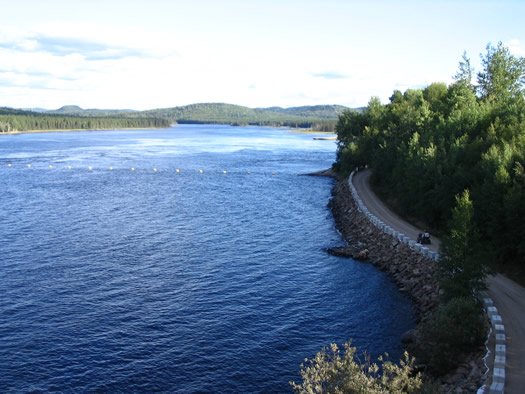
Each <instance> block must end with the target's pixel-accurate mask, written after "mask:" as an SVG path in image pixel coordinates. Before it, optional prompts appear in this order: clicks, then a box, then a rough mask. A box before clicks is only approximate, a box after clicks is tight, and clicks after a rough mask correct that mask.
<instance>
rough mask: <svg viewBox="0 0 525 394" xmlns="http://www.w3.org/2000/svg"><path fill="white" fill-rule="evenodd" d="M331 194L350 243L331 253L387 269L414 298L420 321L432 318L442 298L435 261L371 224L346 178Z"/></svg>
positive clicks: (336, 215)
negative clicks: (354, 196) (356, 201)
mask: <svg viewBox="0 0 525 394" xmlns="http://www.w3.org/2000/svg"><path fill="white" fill-rule="evenodd" d="M332 195H333V198H332V200H331V201H330V209H331V210H332V213H333V215H334V218H335V222H336V226H337V229H338V230H339V231H340V232H341V234H342V235H343V238H344V240H345V241H346V242H347V244H348V246H344V247H339V248H332V249H330V250H329V253H331V254H334V255H337V256H344V257H352V258H353V259H355V260H366V261H369V262H370V263H371V264H374V265H375V266H377V267H378V268H379V269H381V270H382V271H385V272H387V273H388V274H389V276H390V277H391V278H392V279H393V280H394V281H395V283H396V284H397V286H398V287H399V289H400V290H401V291H402V292H406V293H407V294H408V295H409V296H410V297H411V298H412V300H413V301H414V306H415V309H416V312H417V317H418V320H426V319H427V318H429V317H430V316H431V314H432V312H433V311H434V309H435V308H436V307H437V305H438V298H439V284H438V279H437V275H436V273H435V264H436V262H435V261H434V260H432V259H430V258H428V257H425V256H423V255H421V254H420V253H417V252H415V251H413V250H412V249H410V247H409V246H408V245H406V244H404V243H402V242H400V241H399V240H397V239H395V238H393V237H392V236H390V235H388V234H385V233H383V232H382V231H381V230H380V229H379V228H377V227H375V226H374V225H372V223H370V221H369V220H368V219H367V217H366V216H365V215H364V214H363V213H362V212H361V211H359V209H358V208H357V205H356V203H355V201H354V199H353V198H352V194H351V193H350V190H349V188H348V184H347V182H346V180H345V181H340V182H338V183H337V184H336V185H335V186H334V189H333V190H332Z"/></svg>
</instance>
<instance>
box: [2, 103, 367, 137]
mask: <svg viewBox="0 0 525 394" xmlns="http://www.w3.org/2000/svg"><path fill="white" fill-rule="evenodd" d="M345 110H349V108H347V107H343V106H341V105H315V106H304V107H292V108H281V107H271V108H248V107H243V106H240V105H233V104H223V103H200V104H191V105H185V106H181V107H173V108H159V109H153V110H148V111H133V110H107V109H82V108H80V107H78V106H76V105H66V106H64V107H62V108H59V109H57V110H43V109H36V110H33V111H22V110H10V111H15V112H16V111H18V115H28V116H33V118H31V119H27V121H28V122H30V123H31V124H32V125H33V126H35V127H39V125H40V123H43V124H44V125H48V124H52V125H53V127H52V128H53V129H58V128H72V127H59V126H60V125H61V124H62V123H60V122H59V123H58V125H59V126H56V124H57V122H58V121H57V120H56V119H55V117H56V116H61V117H73V118H75V119H77V121H76V122H73V123H76V124H79V123H81V124H82V125H83V124H84V123H85V122H83V121H80V120H78V118H90V119H94V118H97V119H98V120H97V121H96V122H95V123H97V124H100V122H101V120H100V119H106V118H113V119H144V118H145V119H148V120H147V121H146V120H145V121H144V122H146V123H148V122H151V121H152V119H161V120H162V123H161V124H162V125H163V126H161V127H164V125H169V124H176V123H206V124H229V125H234V126H246V125H256V126H276V127H281V126H283V127H293V128H310V129H313V130H316V131H335V126H336V124H337V119H338V117H339V115H341V114H342V113H343V111H345ZM357 110H360V109H357ZM4 111H8V110H7V109H4ZM0 114H1V113H0ZM37 116H48V117H50V118H49V119H48V118H45V119H44V118H42V119H41V121H38V122H36V117H37ZM31 121H32V122H31ZM128 122H129V123H131V124H133V123H134V122H133V121H128ZM63 123H71V122H70V120H69V121H67V122H63ZM92 123H93V122H92ZM125 123H126V122H124V123H123V124H125ZM117 124H118V122H117ZM122 127H133V126H122ZM138 127H146V126H138ZM153 127H156V126H153ZM75 128H83V127H75ZM99 128H104V127H99ZM39 129H41V128H40V127H39V128H38V130H39ZM19 130H28V129H19Z"/></svg>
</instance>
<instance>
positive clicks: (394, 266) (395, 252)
mask: <svg viewBox="0 0 525 394" xmlns="http://www.w3.org/2000/svg"><path fill="white" fill-rule="evenodd" d="M323 172H324V171H320V172H319V173H321V174H322V173H323ZM321 174H320V175H321ZM312 175H314V174H312ZM332 176H333V177H334V178H335V180H336V184H335V185H334V186H333V188H332V199H331V200H330V202H329V204H328V206H329V208H330V210H331V212H332V215H333V217H334V221H335V225H336V228H337V229H338V231H339V232H340V233H341V236H342V237H343V239H344V241H345V242H346V244H347V246H343V247H337V248H332V249H329V250H328V252H329V253H331V254H334V255H337V256H341V257H350V258H353V259H354V260H360V261H364V262H367V263H370V264H372V265H374V266H376V267H378V268H379V269H380V270H381V271H383V272H385V273H386V274H387V275H388V276H389V277H390V278H391V279H392V280H393V281H394V282H395V284H396V286H397V287H398V289H399V291H400V292H402V293H406V294H407V295H408V296H409V297H410V299H411V301H412V303H413V306H414V312H415V313H416V329H415V330H416V331H417V328H418V326H419V324H421V323H422V322H424V321H425V320H427V319H429V318H431V317H432V315H433V313H434V312H435V310H436V309H437V306H438V303H439V290H440V289H439V281H438V278H437V272H436V262H435V261H434V260H433V259H431V258H429V257H426V256H423V255H421V254H420V253H419V252H416V251H414V250H412V249H410V247H408V245H406V244H404V243H402V242H400V241H399V240H398V239H396V238H395V237H393V236H391V235H388V234H386V233H384V232H382V231H381V230H379V229H378V228H377V227H375V226H374V225H373V224H372V223H371V222H370V221H369V220H368V218H367V217H366V216H365V214H364V213H363V212H361V211H360V209H359V208H358V206H357V203H356V201H355V200H354V197H353V196H352V193H351V191H350V187H349V185H348V179H344V178H341V177H339V176H334V175H332ZM415 335H417V334H416V333H415V331H414V330H410V331H408V332H407V333H405V334H404V335H403V337H402V338H401V342H402V343H403V344H404V345H405V347H406V346H407V345H408V344H411V343H413V341H414V339H415ZM484 355H485V351H484V350H482V349H480V351H478V350H475V351H473V352H472V353H471V354H470V355H468V356H467V357H466V359H465V360H464V361H463V362H462V363H461V364H460V365H459V367H458V368H457V369H456V370H454V371H451V372H450V373H449V374H447V375H445V376H442V377H439V378H432V381H433V382H435V383H436V384H438V385H439V392H440V393H449V392H458V393H459V392H477V391H478V389H479V388H480V387H482V386H483V385H485V384H486V382H487V381H486V378H487V375H486V373H485V372H484V370H486V364H485V363H484V359H483V357H484Z"/></svg>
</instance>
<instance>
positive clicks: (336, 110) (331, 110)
mask: <svg viewBox="0 0 525 394" xmlns="http://www.w3.org/2000/svg"><path fill="white" fill-rule="evenodd" d="M261 109H263V110H265V111H272V112H280V113H283V114H288V115H296V116H304V117H307V118H310V117H311V118H321V119H337V118H338V117H339V115H341V114H342V113H343V111H344V110H347V109H350V108H348V107H344V106H342V105H309V106H303V107H290V108H281V107H270V108H261Z"/></svg>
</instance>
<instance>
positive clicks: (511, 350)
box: [353, 170, 525, 394]
mask: <svg viewBox="0 0 525 394" xmlns="http://www.w3.org/2000/svg"><path fill="white" fill-rule="evenodd" d="M369 179H370V171H369V170H365V171H360V172H358V173H356V174H354V177H353V183H354V186H355V188H356V190H357V192H358V194H359V196H360V197H361V200H362V201H363V203H364V204H365V205H366V207H367V208H368V210H369V211H370V212H371V213H372V214H374V215H375V216H376V217H378V218H379V219H380V220H382V221H383V223H385V224H387V225H389V226H390V227H392V228H394V229H396V230H397V231H400V232H402V233H403V234H405V235H406V236H408V237H410V238H412V239H414V240H415V239H417V235H418V234H419V233H420V232H422V231H423V229H418V228H416V227H414V226H412V225H411V224H409V223H407V222H405V221H404V220H403V219H402V218H400V217H399V216H398V215H396V214H395V213H393V212H392V211H391V210H390V209H389V208H388V207H387V206H386V205H385V204H384V203H383V202H382V201H381V200H380V199H379V198H378V197H377V196H376V195H375V194H374V193H373V192H372V190H371V188H370V183H369ZM428 246H429V247H430V249H431V250H433V251H435V252H437V251H439V240H438V239H437V238H435V237H432V244H431V245H428ZM487 284H488V286H489V295H490V297H491V298H492V300H493V301H494V305H495V306H496V308H497V309H498V312H499V314H500V315H501V317H502V319H503V324H504V325H505V335H506V340H507V342H506V343H507V364H506V368H505V369H506V382H505V392H506V393H510V394H514V393H516V394H523V393H525V288H523V287H522V286H520V285H518V284H517V283H515V282H513V281H512V280H510V279H508V278H507V277H505V276H503V275H496V276H491V277H489V278H488V279H487Z"/></svg>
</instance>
